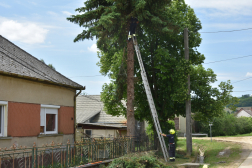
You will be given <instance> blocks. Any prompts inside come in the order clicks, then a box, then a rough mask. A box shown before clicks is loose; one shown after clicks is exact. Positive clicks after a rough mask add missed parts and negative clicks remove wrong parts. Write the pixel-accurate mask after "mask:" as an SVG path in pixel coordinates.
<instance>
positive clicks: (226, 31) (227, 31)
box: [199, 28, 252, 33]
mask: <svg viewBox="0 0 252 168" xmlns="http://www.w3.org/2000/svg"><path fill="white" fill-rule="evenodd" d="M244 30H252V28H246V29H236V30H224V31H215V32H199V33H230V32H237V31H244Z"/></svg>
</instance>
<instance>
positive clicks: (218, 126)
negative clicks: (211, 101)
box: [197, 113, 252, 136]
mask: <svg viewBox="0 0 252 168" xmlns="http://www.w3.org/2000/svg"><path fill="white" fill-rule="evenodd" d="M197 127H198V129H199V131H200V132H201V133H208V135H210V127H209V123H208V122H202V121H197ZM251 132H252V118H250V117H239V118H237V117H236V116H235V115H234V114H229V113H224V114H223V116H222V117H219V118H215V119H214V120H213V125H212V136H232V135H237V134H246V133H251Z"/></svg>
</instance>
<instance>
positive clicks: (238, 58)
mask: <svg viewBox="0 0 252 168" xmlns="http://www.w3.org/2000/svg"><path fill="white" fill-rule="evenodd" d="M246 57H252V55H247V56H240V57H234V58H229V59H225V60H219V61H212V62H206V63H203V64H212V63H217V62H223V61H229V60H234V59H240V58H246Z"/></svg>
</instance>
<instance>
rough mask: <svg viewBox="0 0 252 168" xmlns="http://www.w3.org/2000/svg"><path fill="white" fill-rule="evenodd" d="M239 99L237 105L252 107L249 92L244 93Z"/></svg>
mask: <svg viewBox="0 0 252 168" xmlns="http://www.w3.org/2000/svg"><path fill="white" fill-rule="evenodd" d="M239 99H240V100H239V103H238V104H237V105H236V106H237V107H252V97H250V95H249V94H246V95H242V97H239Z"/></svg>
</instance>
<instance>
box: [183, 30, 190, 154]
mask: <svg viewBox="0 0 252 168" xmlns="http://www.w3.org/2000/svg"><path fill="white" fill-rule="evenodd" d="M184 46H185V59H186V60H188V61H189V40H188V28H185V29H184ZM187 79H188V80H187V84H188V93H187V94H188V95H189V97H190V92H191V90H190V75H189V74H188V78H187ZM186 151H187V155H189V156H191V154H192V129H191V99H190V98H189V100H186Z"/></svg>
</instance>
